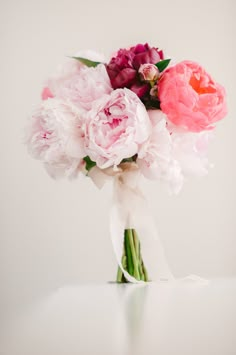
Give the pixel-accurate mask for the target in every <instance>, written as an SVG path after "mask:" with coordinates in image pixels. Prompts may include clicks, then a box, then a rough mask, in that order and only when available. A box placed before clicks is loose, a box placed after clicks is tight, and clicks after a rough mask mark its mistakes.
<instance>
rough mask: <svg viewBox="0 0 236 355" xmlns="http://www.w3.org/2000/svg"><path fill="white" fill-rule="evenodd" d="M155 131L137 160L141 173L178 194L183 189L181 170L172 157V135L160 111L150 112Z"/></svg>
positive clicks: (153, 130)
mask: <svg viewBox="0 0 236 355" xmlns="http://www.w3.org/2000/svg"><path fill="white" fill-rule="evenodd" d="M148 114H149V117H150V120H151V123H152V126H153V129H152V134H151V136H150V139H149V140H148V141H147V142H145V144H143V146H142V148H141V150H140V152H139V154H138V159H137V164H138V166H139V168H140V170H141V173H142V174H143V175H144V176H145V177H146V178H148V179H160V180H162V181H165V182H167V183H168V185H169V186H170V189H171V191H173V192H175V193H177V192H179V190H180V189H181V187H182V184H183V176H182V173H181V168H180V166H179V164H178V162H177V161H175V160H174V159H173V155H172V140H171V135H170V133H169V131H168V130H167V127H166V116H165V114H163V112H162V111H160V110H149V111H148Z"/></svg>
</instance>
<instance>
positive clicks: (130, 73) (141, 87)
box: [107, 43, 163, 98]
mask: <svg viewBox="0 0 236 355" xmlns="http://www.w3.org/2000/svg"><path fill="white" fill-rule="evenodd" d="M162 59H163V52H162V51H161V50H158V48H154V47H150V46H149V45H148V44H147V43H146V44H144V45H143V44H137V45H136V46H134V47H131V48H129V49H120V50H119V51H118V52H117V54H116V55H115V56H114V57H113V58H112V59H111V61H110V62H109V63H108V65H107V72H108V75H109V77H110V79H111V84H112V87H113V88H114V89H117V88H124V87H126V88H129V89H130V90H132V91H134V92H135V93H136V94H137V95H138V96H139V97H140V98H141V97H143V96H144V95H145V94H147V93H148V91H149V89H150V87H149V85H148V84H147V83H143V82H142V81H141V80H140V76H139V73H138V71H139V68H140V66H141V65H142V64H156V63H157V62H159V61H160V60H162Z"/></svg>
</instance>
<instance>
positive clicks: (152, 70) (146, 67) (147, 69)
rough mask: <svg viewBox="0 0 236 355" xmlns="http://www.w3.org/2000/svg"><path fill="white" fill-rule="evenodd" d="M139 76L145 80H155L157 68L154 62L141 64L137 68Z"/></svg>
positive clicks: (157, 75)
mask: <svg viewBox="0 0 236 355" xmlns="http://www.w3.org/2000/svg"><path fill="white" fill-rule="evenodd" d="M139 73H140V74H141V78H142V79H143V80H145V81H156V80H157V79H158V78H159V74H160V73H159V70H158V68H157V67H156V66H155V65H154V64H142V65H141V66H140V68H139Z"/></svg>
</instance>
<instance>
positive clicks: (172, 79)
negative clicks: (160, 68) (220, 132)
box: [158, 61, 227, 132]
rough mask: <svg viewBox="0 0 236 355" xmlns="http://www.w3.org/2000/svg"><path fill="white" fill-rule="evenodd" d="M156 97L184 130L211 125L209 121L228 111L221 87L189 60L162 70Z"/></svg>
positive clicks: (171, 119)
mask: <svg viewBox="0 0 236 355" xmlns="http://www.w3.org/2000/svg"><path fill="white" fill-rule="evenodd" d="M158 97H159V99H160V102H161V109H162V111H163V112H164V113H165V114H166V115H167V117H168V120H169V121H170V122H172V123H173V124H174V125H176V126H178V127H181V128H182V129H184V130H187V131H192V132H200V131H203V130H209V129H212V128H213V126H212V124H214V123H215V122H217V121H219V120H220V119H222V118H223V117H224V116H225V115H226V113H227V108H226V101H225V90H224V88H223V87H222V86H221V85H220V84H218V83H216V82H215V81H214V80H213V79H212V78H211V76H210V75H209V74H208V73H207V72H206V71H205V70H204V69H203V68H202V67H201V66H200V65H199V64H197V63H194V62H191V61H183V62H181V63H179V64H176V65H174V66H172V67H170V68H168V69H167V70H165V71H164V72H163V74H162V76H161V79H160V80H159V83H158Z"/></svg>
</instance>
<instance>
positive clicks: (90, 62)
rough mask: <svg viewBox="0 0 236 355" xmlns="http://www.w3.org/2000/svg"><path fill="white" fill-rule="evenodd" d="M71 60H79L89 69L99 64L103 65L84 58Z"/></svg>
mask: <svg viewBox="0 0 236 355" xmlns="http://www.w3.org/2000/svg"><path fill="white" fill-rule="evenodd" d="M71 58H73V59H76V60H79V61H80V62H81V63H83V64H85V65H86V66H87V67H93V68H95V67H96V66H97V65H98V64H101V62H94V61H93V60H90V59H87V58H82V57H71Z"/></svg>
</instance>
